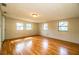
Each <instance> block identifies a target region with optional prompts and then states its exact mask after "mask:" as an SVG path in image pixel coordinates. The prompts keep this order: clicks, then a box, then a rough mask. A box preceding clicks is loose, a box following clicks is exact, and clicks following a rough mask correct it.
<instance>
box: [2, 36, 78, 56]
mask: <svg viewBox="0 0 79 59" xmlns="http://www.w3.org/2000/svg"><path fill="white" fill-rule="evenodd" d="M2 54H3V55H79V44H74V43H70V42H66V41H61V40H57V39H51V38H46V37H42V36H33V37H27V38H21V39H16V40H5V41H4V42H3V44H2Z"/></svg>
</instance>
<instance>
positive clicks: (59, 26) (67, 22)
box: [58, 21, 68, 32]
mask: <svg viewBox="0 0 79 59" xmlns="http://www.w3.org/2000/svg"><path fill="white" fill-rule="evenodd" d="M59 22H67V23H68V21H58V31H60V32H68V24H67V26H60V25H59ZM60 27H67V30H60V29H59V28H60Z"/></svg>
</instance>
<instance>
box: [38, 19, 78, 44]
mask: <svg viewBox="0 0 79 59" xmlns="http://www.w3.org/2000/svg"><path fill="white" fill-rule="evenodd" d="M67 21H68V22H69V26H68V31H67V32H59V31H58V24H57V23H58V20H55V21H51V22H47V23H48V30H47V31H45V30H43V28H42V26H43V24H44V23H41V24H40V25H39V26H40V35H43V36H46V37H50V38H56V39H60V40H64V41H70V42H74V43H78V44H79V18H75V19H68V20H67Z"/></svg>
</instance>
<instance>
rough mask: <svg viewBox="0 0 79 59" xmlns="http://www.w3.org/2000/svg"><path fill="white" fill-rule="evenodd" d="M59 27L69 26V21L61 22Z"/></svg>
mask: <svg viewBox="0 0 79 59" xmlns="http://www.w3.org/2000/svg"><path fill="white" fill-rule="evenodd" d="M59 26H68V22H67V21H61V22H59Z"/></svg>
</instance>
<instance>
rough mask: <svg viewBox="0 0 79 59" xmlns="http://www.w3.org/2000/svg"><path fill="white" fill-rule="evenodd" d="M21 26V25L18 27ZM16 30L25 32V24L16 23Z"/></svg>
mask: <svg viewBox="0 0 79 59" xmlns="http://www.w3.org/2000/svg"><path fill="white" fill-rule="evenodd" d="M17 24H20V25H17ZM16 30H24V24H23V23H16Z"/></svg>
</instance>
